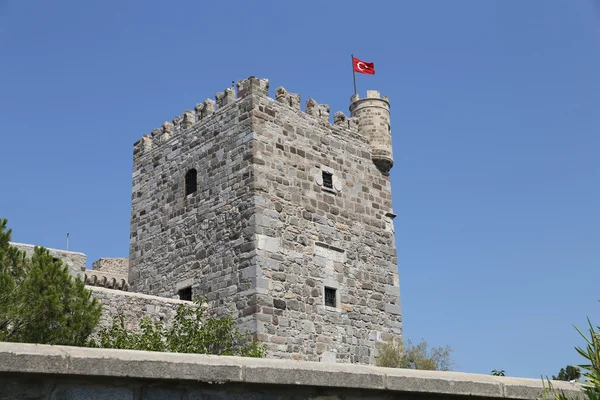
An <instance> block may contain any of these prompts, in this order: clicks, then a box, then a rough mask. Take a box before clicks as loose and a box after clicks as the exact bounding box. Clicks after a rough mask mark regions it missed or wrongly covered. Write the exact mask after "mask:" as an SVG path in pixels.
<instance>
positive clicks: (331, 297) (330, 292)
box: [325, 287, 337, 307]
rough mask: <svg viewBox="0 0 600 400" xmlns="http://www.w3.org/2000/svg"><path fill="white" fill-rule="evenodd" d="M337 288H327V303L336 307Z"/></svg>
mask: <svg viewBox="0 0 600 400" xmlns="http://www.w3.org/2000/svg"><path fill="white" fill-rule="evenodd" d="M335 292H336V290H335V289H333V288H329V287H326V288H325V305H326V306H328V307H336V305H337V304H336V303H337V302H336V301H335V297H336V296H335V295H336V293H335Z"/></svg>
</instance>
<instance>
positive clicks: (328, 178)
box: [323, 171, 333, 189]
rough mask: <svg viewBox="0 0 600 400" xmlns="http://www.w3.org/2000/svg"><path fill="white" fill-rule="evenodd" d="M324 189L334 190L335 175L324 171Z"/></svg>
mask: <svg viewBox="0 0 600 400" xmlns="http://www.w3.org/2000/svg"><path fill="white" fill-rule="evenodd" d="M323 187H324V188H327V189H333V175H332V174H330V173H329V172H325V171H323Z"/></svg>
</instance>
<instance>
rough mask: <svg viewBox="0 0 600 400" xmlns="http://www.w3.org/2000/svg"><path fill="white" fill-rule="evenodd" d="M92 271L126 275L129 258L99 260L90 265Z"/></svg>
mask: <svg viewBox="0 0 600 400" xmlns="http://www.w3.org/2000/svg"><path fill="white" fill-rule="evenodd" d="M92 269H93V270H95V271H101V272H108V273H110V274H116V275H128V274H129V258H100V259H98V260H96V261H94V262H93V263H92Z"/></svg>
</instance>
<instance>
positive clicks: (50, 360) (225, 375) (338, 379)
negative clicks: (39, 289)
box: [0, 343, 581, 400]
mask: <svg viewBox="0 0 600 400" xmlns="http://www.w3.org/2000/svg"><path fill="white" fill-rule="evenodd" d="M3 374H10V375H11V376H14V375H15V374H19V375H23V376H26V375H28V374H39V375H45V376H48V375H52V376H55V377H56V376H71V377H72V376H77V377H85V378H95V379H98V378H111V379H112V378H128V379H152V380H157V381H160V382H163V383H165V384H171V383H173V384H176V383H181V382H184V381H193V382H196V383H198V382H200V383H233V384H252V385H254V386H255V387H256V386H264V385H269V386H270V385H277V386H278V387H289V386H292V387H299V386H302V387H326V388H330V389H331V388H339V389H360V390H363V391H378V392H382V391H383V392H404V393H407V394H428V395H430V396H432V397H440V396H441V397H455V396H456V397H464V396H474V397H480V398H512V399H531V400H533V399H536V398H537V397H538V396H539V394H540V392H541V390H542V382H541V381H540V380H536V379H522V378H509V377H496V376H488V375H478V374H465V373H458V372H437V371H416V370H407V369H394V368H380V367H375V366H368V365H357V364H327V363H316V362H307V361H293V360H274V359H255V358H244V357H225V356H209V355H200V354H175V353H157V352H146V351H131V350H107V349H90V348H82V347H67V346H48V345H35V344H22V343H0V380H1V377H2V375H3ZM553 384H554V386H555V388H556V389H560V390H563V391H565V392H567V393H568V394H571V395H577V394H581V392H580V391H579V389H578V386H577V385H574V384H570V383H567V382H554V383H553ZM291 390H297V389H293V388H291Z"/></svg>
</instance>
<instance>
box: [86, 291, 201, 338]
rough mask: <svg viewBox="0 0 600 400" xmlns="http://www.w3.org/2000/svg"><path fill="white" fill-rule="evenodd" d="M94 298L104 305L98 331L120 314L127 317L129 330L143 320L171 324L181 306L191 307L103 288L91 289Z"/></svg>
mask: <svg viewBox="0 0 600 400" xmlns="http://www.w3.org/2000/svg"><path fill="white" fill-rule="evenodd" d="M88 289H90V290H91V291H92V296H94V297H95V298H97V299H98V300H99V301H100V303H102V316H101V317H100V323H99V325H98V329H102V328H108V327H110V326H111V325H112V321H113V320H114V318H115V317H117V316H118V315H119V314H122V315H124V316H125V322H126V327H127V329H130V330H135V329H137V328H138V327H139V323H140V321H141V319H142V318H150V319H151V320H152V321H159V320H160V321H164V322H165V323H167V324H168V323H169V322H170V321H171V319H172V318H173V317H174V316H175V313H176V311H177V307H179V305H180V304H183V305H184V306H190V305H191V304H192V303H190V302H188V301H182V300H176V299H166V298H163V297H157V296H150V295H146V294H141V293H131V292H123V291H120V290H113V289H107V288H103V287H89V288H88Z"/></svg>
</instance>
